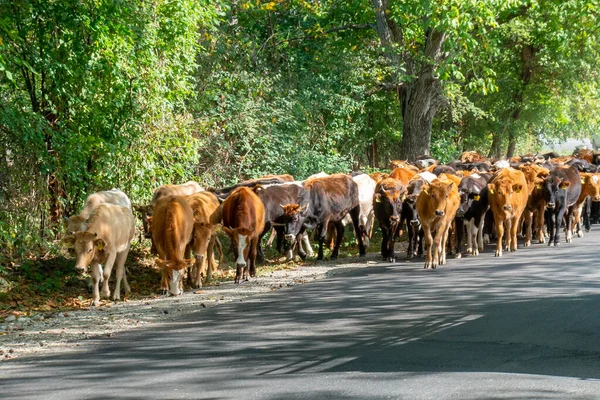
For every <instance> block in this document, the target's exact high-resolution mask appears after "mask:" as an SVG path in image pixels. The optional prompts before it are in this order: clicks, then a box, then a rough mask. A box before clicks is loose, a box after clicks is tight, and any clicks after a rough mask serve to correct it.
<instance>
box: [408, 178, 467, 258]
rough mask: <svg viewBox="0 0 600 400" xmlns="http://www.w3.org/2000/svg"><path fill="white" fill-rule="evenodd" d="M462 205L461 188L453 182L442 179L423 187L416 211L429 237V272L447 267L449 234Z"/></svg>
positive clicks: (427, 255) (426, 235)
mask: <svg viewBox="0 0 600 400" xmlns="http://www.w3.org/2000/svg"><path fill="white" fill-rule="evenodd" d="M459 205H460V196H459V194H458V188H457V185H456V183H454V182H453V181H452V180H449V179H444V178H438V179H434V180H433V182H431V183H430V184H426V185H423V186H422V187H421V193H419V197H417V202H416V209H417V212H418V214H419V218H421V225H422V227H423V232H424V234H425V235H424V239H425V247H426V258H425V268H426V269H427V268H436V267H437V266H438V265H443V264H446V242H447V241H448V231H449V229H450V225H451V224H452V221H453V220H454V217H455V215H456V211H458V207H459ZM434 234H435V238H434V236H433V235H434Z"/></svg>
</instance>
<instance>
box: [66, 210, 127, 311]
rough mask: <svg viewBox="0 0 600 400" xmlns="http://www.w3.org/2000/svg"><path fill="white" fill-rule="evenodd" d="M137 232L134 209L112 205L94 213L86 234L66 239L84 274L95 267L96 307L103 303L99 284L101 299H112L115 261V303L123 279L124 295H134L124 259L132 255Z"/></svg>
mask: <svg viewBox="0 0 600 400" xmlns="http://www.w3.org/2000/svg"><path fill="white" fill-rule="evenodd" d="M134 232H135V219H134V216H133V214H132V213H131V209H129V208H127V207H121V206H116V205H112V204H101V205H99V206H98V207H96V208H95V209H94V211H92V214H91V215H90V217H89V219H88V222H87V227H86V230H85V231H79V232H75V234H73V235H68V236H66V237H65V238H64V241H65V243H66V244H67V245H69V246H74V247H75V253H76V254H77V260H76V262H75V268H76V269H77V270H79V271H84V270H86V269H87V267H88V266H89V265H91V266H92V281H93V284H94V297H93V299H92V305H93V306H97V305H98V304H99V303H100V293H99V284H100V281H102V282H103V283H102V296H103V297H105V298H108V297H109V296H110V289H109V288H108V280H109V279H110V275H111V272H112V268H113V265H114V264H115V262H116V265H117V282H116V285H115V290H114V292H113V296H112V298H113V300H119V299H120V295H121V294H120V292H121V279H123V285H124V286H125V296H127V295H128V294H129V293H130V292H131V289H130V287H129V284H128V283H127V276H126V274H125V259H126V258H127V253H129V246H130V243H131V239H132V238H133V235H134ZM102 263H105V264H104V269H102V265H101V264H102Z"/></svg>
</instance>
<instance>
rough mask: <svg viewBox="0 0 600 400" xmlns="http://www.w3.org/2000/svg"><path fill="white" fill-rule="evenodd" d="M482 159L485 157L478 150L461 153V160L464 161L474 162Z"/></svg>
mask: <svg viewBox="0 0 600 400" xmlns="http://www.w3.org/2000/svg"><path fill="white" fill-rule="evenodd" d="M482 160H483V157H481V155H480V154H479V153H477V152H476V151H465V152H463V153H462V154H461V155H460V162H462V163H474V162H480V161H482Z"/></svg>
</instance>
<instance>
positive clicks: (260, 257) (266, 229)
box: [257, 222, 271, 262]
mask: <svg viewBox="0 0 600 400" xmlns="http://www.w3.org/2000/svg"><path fill="white" fill-rule="evenodd" d="M269 232H271V222H267V223H265V227H264V229H263V231H262V232H261V233H260V235H259V236H258V248H257V256H258V261H260V262H263V261H265V255H264V254H263V250H262V245H261V243H262V240H263V238H264V237H265V235H266V234H267V233H269Z"/></svg>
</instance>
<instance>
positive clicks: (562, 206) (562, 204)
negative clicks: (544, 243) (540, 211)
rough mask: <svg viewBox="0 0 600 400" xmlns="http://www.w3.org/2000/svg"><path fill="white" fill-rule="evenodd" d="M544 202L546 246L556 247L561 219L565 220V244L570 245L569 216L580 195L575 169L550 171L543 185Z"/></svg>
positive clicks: (579, 179)
mask: <svg viewBox="0 0 600 400" xmlns="http://www.w3.org/2000/svg"><path fill="white" fill-rule="evenodd" d="M543 194H544V200H545V201H546V209H547V210H548V215H547V221H546V223H547V226H548V235H549V239H548V246H558V243H559V242H560V234H559V232H560V226H561V223H562V221H563V217H564V218H565V219H566V227H567V230H566V237H565V240H566V242H567V243H571V238H572V231H571V223H572V220H571V216H572V215H573V208H574V207H573V206H574V205H575V203H576V202H577V199H578V198H579V195H580V194H581V177H580V176H579V172H578V171H577V168H575V167H574V166H570V167H557V168H554V169H553V170H552V171H550V175H549V176H548V177H547V178H546V180H545V181H544V183H543Z"/></svg>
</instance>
